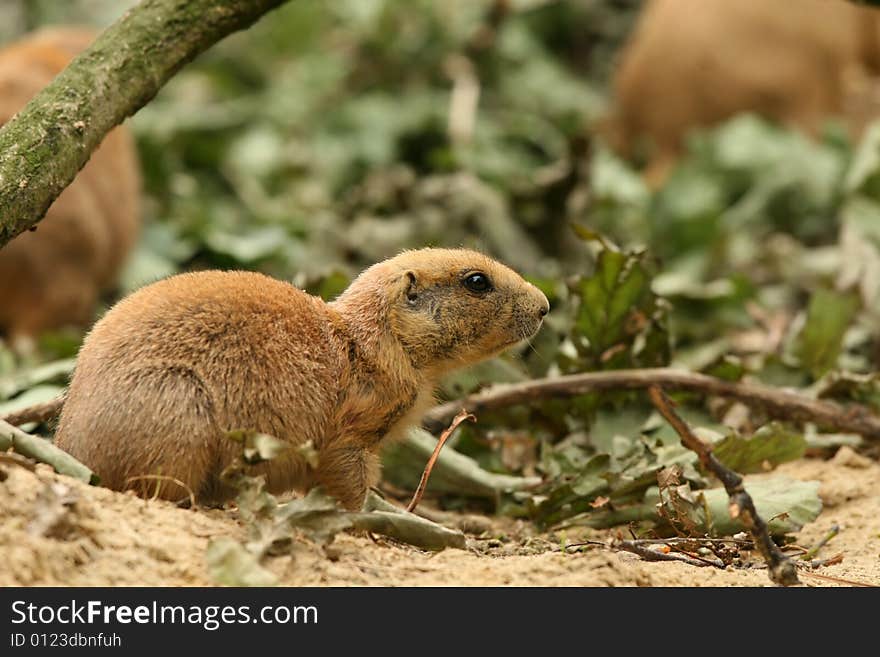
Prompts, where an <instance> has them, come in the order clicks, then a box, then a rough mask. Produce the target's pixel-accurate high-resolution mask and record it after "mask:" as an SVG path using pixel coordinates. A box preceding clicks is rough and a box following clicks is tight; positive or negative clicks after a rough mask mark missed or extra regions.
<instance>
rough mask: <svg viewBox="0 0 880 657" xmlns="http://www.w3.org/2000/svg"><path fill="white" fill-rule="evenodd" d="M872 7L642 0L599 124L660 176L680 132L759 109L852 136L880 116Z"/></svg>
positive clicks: (879, 61) (877, 18)
mask: <svg viewBox="0 0 880 657" xmlns="http://www.w3.org/2000/svg"><path fill="white" fill-rule="evenodd" d="M878 71H880V11H877V10H875V9H871V8H865V7H858V6H856V5H854V4H851V3H849V2H843V1H838V0H789V1H788V2H777V1H774V0H649V1H648V2H647V3H646V5H645V8H644V10H643V11H642V14H641V16H640V17H639V20H638V23H637V25H636V27H635V29H634V31H633V34H632V35H631V37H630V39H629V41H628V43H627V45H626V46H625V47H624V49H623V51H622V53H621V55H620V60H619V64H618V67H617V71H616V74H615V76H614V100H613V106H612V109H611V112H610V115H609V116H608V118H607V121H606V123H605V125H604V127H603V129H602V131H603V132H604V134H605V137H606V138H607V139H608V141H609V142H610V143H611V145H612V147H613V148H614V149H615V150H616V151H618V152H619V153H620V154H621V155H624V156H626V157H633V156H634V155H635V154H636V152H637V150H638V149H639V148H640V147H641V146H642V145H644V147H645V148H647V149H648V151H647V154H648V168H647V170H646V177H647V179H648V180H649V182H651V183H653V184H655V185H656V184H659V183H660V182H662V181H663V179H664V178H665V177H666V175H667V174H668V173H669V171H670V169H671V168H672V166H673V165H674V164H675V161H676V160H677V158H678V157H679V155H680V154H681V151H682V148H683V146H684V138H685V136H686V133H687V132H688V131H689V130H691V129H694V128H705V127H709V126H712V125H715V124H717V123H720V122H722V121H724V120H725V119H727V118H729V117H731V116H732V115H734V114H736V113H738V112H746V111H750V112H755V113H757V114H759V115H761V116H764V117H766V118H768V119H771V120H774V121H778V122H780V123H782V124H785V125H789V126H793V127H797V128H800V129H802V130H804V131H806V132H807V133H808V134H811V135H816V134H817V133H818V132H820V131H821V129H822V126H823V125H824V124H825V123H826V122H827V121H828V120H829V119H831V118H834V117H839V118H842V119H843V120H844V121H845V124H846V126H847V128H848V129H849V131H850V133H851V134H852V135H853V136H854V137H855V136H857V135H858V134H859V133H860V132H861V130H862V129H863V128H864V126H865V124H866V123H867V122H868V121H869V120H871V119H872V118H874V117H875V116H880V111H878V110H880V102H878V91H877V90H876V89H875V85H874V82H875V81H874V79H873V78H874V77H875V76H876V75H877V73H878Z"/></svg>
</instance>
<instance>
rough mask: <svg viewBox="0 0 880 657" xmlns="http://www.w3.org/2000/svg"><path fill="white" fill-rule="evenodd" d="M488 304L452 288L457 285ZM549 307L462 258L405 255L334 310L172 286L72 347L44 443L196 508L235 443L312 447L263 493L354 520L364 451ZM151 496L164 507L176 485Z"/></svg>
mask: <svg viewBox="0 0 880 657" xmlns="http://www.w3.org/2000/svg"><path fill="white" fill-rule="evenodd" d="M473 271H481V272H484V273H486V274H488V275H489V277H490V278H491V280H492V282H493V283H494V290H492V291H490V292H487V293H484V294H478V293H475V292H471V291H469V290H467V289H466V288H465V287H464V285H463V283H462V281H463V278H464V277H465V274H467V273H468V272H473ZM548 308H549V306H548V303H547V299H546V297H545V296H544V295H543V294H542V293H541V292H540V291H539V290H538V289H537V288H535V287H534V286H533V285H531V284H530V283H527V282H525V281H524V280H523V279H522V278H521V277H520V276H519V275H518V274H516V273H515V272H513V271H512V270H510V269H508V268H507V267H505V266H504V265H501V264H499V263H498V262H495V261H494V260H491V259H490V258H487V257H486V256H484V255H481V254H479V253H476V252H473V251H467V250H443V249H423V250H419V251H407V252H404V253H402V254H400V255H398V256H397V257H394V258H391V259H389V260H386V261H384V262H380V263H378V264H376V265H374V266H372V267H370V268H369V269H367V270H366V271H364V272H363V273H362V274H361V275H360V276H359V277H358V278H357V279H356V280H355V281H354V282H353V283H352V284H351V286H349V288H348V289H347V290H346V291H345V292H344V293H343V294H342V295H341V296H340V297H339V298H338V299H336V300H335V301H334V302H332V303H329V304H327V303H324V302H323V301H322V300H320V299H319V298H317V297H313V296H310V295H308V294H306V293H305V292H302V291H300V290H298V289H296V288H294V287H293V286H291V285H288V284H287V283H283V282H280V281H277V280H274V279H271V278H268V277H266V276H263V275H262V274H256V273H250V272H217V271H210V272H201V273H193V274H181V275H178V276H174V277H172V278H169V279H166V280H164V281H160V282H158V283H155V284H153V285H150V286H147V287H145V288H143V289H141V290H139V291H138V292H136V293H134V294H132V295H131V296H129V297H128V298H126V299H124V300H122V301H121V302H120V303H118V304H117V305H116V306H115V307H114V308H112V309H111V310H110V312H108V313H107V315H106V316H105V317H104V318H103V319H101V320H100V321H99V322H98V323H97V324H96V325H95V327H94V329H93V330H92V331H91V333H90V334H89V336H88V337H87V339H86V341H85V343H84V345H83V347H82V350H81V351H80V354H79V358H78V360H77V366H76V371H75V372H74V375H73V380H72V382H71V385H70V389H69V392H68V396H67V401H66V402H65V404H64V410H63V412H62V415H61V420H60V425H59V427H58V432H57V436H56V442H57V444H58V445H59V446H60V447H61V448H63V449H65V450H67V451H68V452H70V453H71V454H73V456H75V457H77V458H78V459H80V460H82V461H83V462H84V463H86V464H87V465H89V466H90V467H91V468H93V469H94V470H95V471H96V472H97V473H98V475H99V476H100V477H101V479H102V482H103V483H104V484H105V485H107V486H109V487H111V488H115V489H124V488H126V487H128V484H127V480H128V478H130V477H136V476H139V475H146V474H158V475H165V476H168V477H174V478H176V479H179V480H180V481H182V482H184V483H186V485H187V486H188V487H189V488H190V489H191V490H192V491H193V492H194V493H195V494H196V495H197V497H198V498H199V499H200V500H203V501H222V500H224V499H227V498H228V497H229V496H230V495H231V491H229V490H227V489H225V488H224V487H223V486H222V485H220V483H219V480H218V477H219V475H220V473H221V471H222V470H223V469H224V468H225V467H226V466H227V465H229V464H230V463H231V462H232V460H233V458H234V457H235V455H236V453H237V452H238V450H239V448H238V447H237V446H236V444H235V443H233V442H232V441H231V440H230V439H228V438H227V437H226V436H225V434H226V432H228V431H230V430H234V429H249V430H256V431H260V432H264V433H268V434H271V435H273V436H275V437H277V438H279V439H281V440H284V441H286V442H288V443H291V444H292V445H301V444H303V443H305V442H306V441H309V440H311V441H313V444H314V446H315V448H316V449H317V450H318V455H319V466H318V468H317V469H316V470H314V471H313V470H311V469H310V468H309V467H308V466H307V464H306V461H305V460H304V459H303V457H302V456H301V455H300V454H299V453H298V452H296V451H295V450H291V451H288V452H285V453H284V454H283V455H282V456H279V457H277V458H276V459H274V460H272V461H270V462H269V463H267V464H264V465H263V466H259V467H260V471H261V472H262V473H263V474H265V475H266V477H267V482H268V487H269V489H270V490H272V491H283V490H288V489H291V488H297V489H307V488H309V487H310V486H312V485H315V484H321V485H323V487H324V488H325V489H326V490H327V491H329V492H330V493H331V494H333V495H334V496H336V497H337V498H338V499H339V500H341V501H342V503H343V504H344V505H345V506H346V507H347V508H351V509H354V508H358V507H359V506H360V505H361V503H362V502H363V499H364V495H365V493H366V490H367V487H368V486H370V485H372V484H374V483H375V482H376V479H377V477H378V458H377V451H378V448H379V444H380V442H381V441H382V440H383V439H387V438H393V437H395V436H398V435H400V434H401V432H402V431H403V430H404V429H405V428H407V427H409V426H411V425H412V424H413V423H415V422H416V421H417V420H418V419H419V417H420V416H421V414H422V413H423V412H424V410H425V408H426V407H427V405H428V404H430V403H431V401H432V392H433V389H434V386H435V384H436V383H437V381H438V379H439V377H441V376H442V375H443V374H444V373H446V372H448V371H449V370H451V369H453V368H456V367H459V366H462V365H467V364H470V363H474V362H476V361H479V360H483V359H485V358H488V357H490V356H492V355H494V354H497V353H499V352H500V351H502V350H503V349H504V348H506V347H508V346H510V345H512V344H514V343H516V342H519V341H521V340H523V339H525V338H529V337H531V336H532V335H533V334H534V333H535V332H536V331H537V330H538V328H539V327H540V325H541V320H542V317H543V316H544V314H546V312H547V310H548ZM161 494H162V496H163V497H165V498H168V499H179V498H181V497H183V495H184V493H183V491H182V490H180V488H179V487H178V486H175V485H166V486H165V487H164V488H163V489H162V491H161Z"/></svg>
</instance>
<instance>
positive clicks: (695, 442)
mask: <svg viewBox="0 0 880 657" xmlns="http://www.w3.org/2000/svg"><path fill="white" fill-rule="evenodd" d="M648 394H649V395H650V397H651V401H652V402H653V403H654V406H655V407H656V408H657V410H658V411H659V412H660V414H661V415H662V416H663V417H664V418H666V421H667V422H669V424H671V425H672V428H673V429H675V432H676V433H677V434H678V435H679V437H680V438H681V442H682V444H683V445H684V446H685V447H687V448H688V449H690V450H691V451H693V452H695V453H696V454H697V456H698V457H699V458H700V463H701V464H702V466H703V467H704V468H706V470H708V471H709V472H711V473H712V474H714V475H715V476H716V477H718V479H719V480H720V481H721V483H722V484H724V490H726V491H727V495H728V497H729V498H730V504H729V506H728V510H729V511H730V515H731V517H733V518H739V519H740V520H741V521H742V523H743V525H745V527H746V529H747V530H748V531H749V533H750V534H751V535H752V539H753V540H754V542H755V547H757V548H758V551H759V552H760V553H761V556H762V557H764V561H765V562H766V563H767V569H768V572H769V574H770V579H771V580H772V581H773V582H774V583H775V584H779V585H780V586H792V585H794V584H800V581H799V580H798V576H797V569H796V568H795V566H794V564H793V563H792V562H791V561H790V560H789V559H788V557H786V556H785V555H784V554H782V551H781V550H780V549H779V547H778V546H777V545H776V543H774V542H773V539H771V538H770V532H769V531H768V530H767V523H765V522H764V520H763V519H762V518H761V516H759V515H758V512H757V510H756V509H755V503H754V502H753V501H752V497H751V495H749V494H748V492H746V489H745V487H744V486H743V479H742V477H741V476H739V475H738V474H737V473H736V472H734V471H733V470H731V469H729V468H728V467H727V466H725V465H724V464H723V463H721V461H719V460H718V459H717V458H715V455H714V454H712V447H711V445H709V444H707V443H705V442H703V441H702V440H701V439H700V438H698V437H697V436H696V435H695V434H694V432H693V431H691V428H690V427H689V426H688V425H687V423H686V422H685V421H684V420H683V419H681V417H679V415H678V413H676V412H675V409H674V408H673V407H672V403H671V402H670V401H669V399H668V398H667V397H666V395H665V394H664V392H663V389H662V388H660V387H659V386H656V385H653V386H650V387H649V388H648Z"/></svg>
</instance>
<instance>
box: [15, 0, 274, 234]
mask: <svg viewBox="0 0 880 657" xmlns="http://www.w3.org/2000/svg"><path fill="white" fill-rule="evenodd" d="M285 2H287V0H142V1H141V2H140V4H138V5H137V6H135V7H134V8H132V9H131V10H130V11H128V12H126V14H125V15H123V16H122V18H120V19H119V20H118V21H116V23H114V24H113V25H111V26H110V27H109V28H107V29H106V30H105V31H104V32H103V33H102V34H101V35H100V36H99V37H98V39H97V40H96V41H95V43H94V44H92V45H91V46H90V47H89V48H88V49H87V50H85V51H84V52H82V53H81V54H80V55H79V56H78V57H76V58H75V59H74V60H73V61H72V62H71V63H70V65H69V66H68V67H67V68H66V69H65V70H64V71H62V72H61V73H60V74H59V75H58V77H56V78H55V79H54V80H53V81H52V82H51V83H50V84H49V85H48V86H47V87H46V88H45V89H44V90H43V91H41V92H40V93H39V94H37V96H35V97H34V98H33V99H32V100H31V102H30V103H28V104H27V106H26V107H25V108H24V109H23V110H22V111H21V112H20V113H19V114H18V115H17V116H15V117H14V118H13V119H12V120H11V121H9V123H7V124H6V125H5V126H3V128H2V129H0V247H2V246H3V245H4V244H6V243H7V242H8V241H9V240H11V239H12V238H13V237H15V236H16V235H18V234H19V233H21V232H22V231H24V230H27V229H28V228H30V227H32V226H34V225H35V224H36V223H37V222H38V221H39V220H40V219H41V218H42V217H43V215H44V214H45V213H46V210H47V209H48V208H49V206H50V205H51V204H52V202H53V201H54V200H55V199H56V198H57V197H58V195H59V194H60V193H61V191H62V190H63V189H64V188H65V187H66V186H67V185H68V184H70V182H71V181H72V180H73V179H74V177H75V176H76V174H77V172H78V171H79V170H80V169H81V168H82V167H83V165H84V164H85V163H86V162H87V161H88V159H89V156H90V155H91V153H92V151H93V150H94V149H95V148H97V146H98V145H99V144H100V143H101V141H102V140H103V138H104V136H105V135H106V134H107V133H108V132H110V130H111V129H113V128H114V127H115V126H116V125H118V124H120V123H122V121H124V120H125V118H126V117H128V116H131V115H132V114H134V113H135V112H136V111H137V110H139V109H140V108H141V107H143V106H144V105H145V104H146V103H147V102H149V101H150V100H151V99H152V98H153V96H155V95H156V93H157V92H158V91H159V89H160V88H161V87H162V85H163V84H165V82H167V81H168V79H169V78H171V76H173V75H174V74H175V73H176V72H177V71H178V70H179V69H180V68H181V67H182V66H183V65H184V64H186V63H187V62H189V61H190V60H192V59H193V58H194V57H196V56H197V55H199V54H200V53H202V52H203V51H205V50H207V49H208V48H209V47H210V46H212V45H213V44H214V43H216V42H217V41H219V40H220V39H222V38H223V37H225V36H227V35H228V34H230V33H232V32H235V31H236V30H240V29H242V28H245V27H248V26H249V25H251V24H252V23H253V22H254V21H256V20H257V19H258V18H259V17H260V16H262V15H263V14H265V13H266V12H268V11H269V10H271V9H274V8H275V7H278V6H280V5H282V4H284V3H285Z"/></svg>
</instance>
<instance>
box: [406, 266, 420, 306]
mask: <svg viewBox="0 0 880 657" xmlns="http://www.w3.org/2000/svg"><path fill="white" fill-rule="evenodd" d="M403 278H404V281H405V283H406V289H405V295H406V300H407V302H409V303H415V302H416V301H417V300H418V298H419V290H418V279H417V278H416V273H415V272H414V271H412V270H410V271H408V272H406V274H404V277H403Z"/></svg>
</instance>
